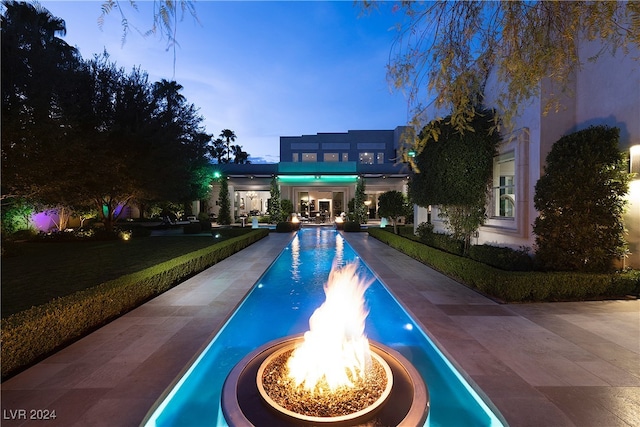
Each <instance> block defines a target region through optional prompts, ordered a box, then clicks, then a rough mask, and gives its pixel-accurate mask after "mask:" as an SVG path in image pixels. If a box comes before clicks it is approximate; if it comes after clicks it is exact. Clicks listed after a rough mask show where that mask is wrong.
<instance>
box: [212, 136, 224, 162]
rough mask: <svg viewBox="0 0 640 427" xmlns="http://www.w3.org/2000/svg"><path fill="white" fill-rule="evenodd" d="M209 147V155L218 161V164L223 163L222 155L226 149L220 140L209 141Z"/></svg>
mask: <svg viewBox="0 0 640 427" xmlns="http://www.w3.org/2000/svg"><path fill="white" fill-rule="evenodd" d="M211 144H212V145H210V146H209V155H210V156H211V157H212V158H214V159H216V160H217V161H218V164H220V163H224V160H225V159H224V155H225V154H226V153H227V147H226V146H225V144H224V141H223V140H222V139H221V138H216V139H215V140H213V141H211Z"/></svg>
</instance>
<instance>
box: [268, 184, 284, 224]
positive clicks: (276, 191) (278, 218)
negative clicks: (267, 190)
mask: <svg viewBox="0 0 640 427" xmlns="http://www.w3.org/2000/svg"><path fill="white" fill-rule="evenodd" d="M269 216H270V217H271V222H275V223H276V224H277V223H279V222H282V221H283V220H284V218H283V215H282V205H281V203H280V187H279V186H278V178H276V177H275V176H274V177H273V178H271V198H270V199H269Z"/></svg>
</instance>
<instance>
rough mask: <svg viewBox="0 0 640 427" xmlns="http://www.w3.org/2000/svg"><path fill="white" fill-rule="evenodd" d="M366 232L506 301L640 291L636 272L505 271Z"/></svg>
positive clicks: (372, 230) (390, 235)
mask: <svg viewBox="0 0 640 427" xmlns="http://www.w3.org/2000/svg"><path fill="white" fill-rule="evenodd" d="M367 231H368V232H369V234H370V235H371V236H373V237H375V238H376V239H378V240H380V241H382V242H384V243H386V244H388V245H389V246H391V247H393V248H395V249H397V250H399V251H400V252H403V253H405V254H407V255H408V256H410V257H412V258H414V259H416V260H418V261H420V262H422V263H423V264H426V265H428V266H430V267H431V268H434V269H436V270H438V271H440V272H442V273H444V274H446V275H447V276H450V277H452V278H454V279H456V280H458V281H460V282H462V283H464V284H465V285H467V286H469V287H471V288H473V289H477V290H478V291H479V292H482V293H484V294H487V295H491V296H493V297H494V298H499V299H501V300H503V301H506V302H528V301H567V300H584V299H588V298H597V297H599V298H608V297H624V296H626V295H638V293H639V292H640V272H639V271H637V270H636V271H629V272H625V273H613V274H592V273H574V272H564V273H557V272H537V271H536V272H522V271H503V270H500V269H497V268H494V267H491V266H489V265H486V264H483V263H481V262H478V261H474V260H472V259H469V258H467V257H462V256H458V255H454V254H451V253H447V252H443V251H441V250H438V249H435V248H431V247H428V246H426V245H424V244H422V243H419V242H416V241H413V240H410V239H407V238H404V237H401V236H397V235H395V234H393V233H389V232H388V231H384V229H380V228H369V229H368V230H367Z"/></svg>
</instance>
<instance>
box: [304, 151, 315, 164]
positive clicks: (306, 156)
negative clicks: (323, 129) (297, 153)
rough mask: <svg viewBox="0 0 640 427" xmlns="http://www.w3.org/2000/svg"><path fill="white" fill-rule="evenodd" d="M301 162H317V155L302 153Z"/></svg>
mask: <svg viewBox="0 0 640 427" xmlns="http://www.w3.org/2000/svg"><path fill="white" fill-rule="evenodd" d="M302 161H303V162H317V161H318V155H317V154H316V153H302Z"/></svg>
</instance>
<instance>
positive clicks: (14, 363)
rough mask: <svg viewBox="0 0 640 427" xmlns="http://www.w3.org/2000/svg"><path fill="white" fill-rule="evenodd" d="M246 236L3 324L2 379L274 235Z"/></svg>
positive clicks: (35, 309) (263, 232) (253, 233)
mask: <svg viewBox="0 0 640 427" xmlns="http://www.w3.org/2000/svg"><path fill="white" fill-rule="evenodd" d="M245 234H246V235H244V236H239V237H237V238H233V239H230V240H226V241H224V242H221V243H218V244H213V245H212V246H209V247H207V248H204V249H200V250H198V251H194V252H191V253H189V254H186V255H182V256H180V257H177V258H174V259H172V260H169V261H166V262H163V263H160V264H158V265H156V266H153V267H150V268H146V269H144V270H141V271H139V272H137V273H133V274H128V275H125V276H122V277H119V278H117V279H114V280H110V281H108V282H105V283H102V284H100V285H98V286H95V287H93V288H89V289H84V290H82V291H79V292H76V293H74V294H71V295H68V296H64V297H61V298H57V299H55V300H53V301H51V302H49V303H47V304H43V305H40V306H36V307H32V308H30V309H28V310H25V311H22V312H20V313H16V314H14V315H12V316H9V317H8V318H6V319H2V324H1V326H2V348H1V358H2V378H3V379H4V378H7V377H8V376H10V375H13V374H15V373H17V372H18V371H19V370H21V369H23V368H25V367H27V366H29V365H31V364H33V363H34V362H36V361H38V360H40V359H42V358H43V357H45V356H46V355H48V354H51V353H52V352H54V351H56V350H58V349H60V348H62V347H63V346H66V345H68V344H70V343H71V342H73V341H75V340H77V339H78V338H80V337H82V336H83V335H85V334H87V333H89V332H91V331H92V330H95V329H96V328H98V327H100V326H102V325H104V324H106V323H108V322H109V321H111V320H113V319H114V318H116V317H118V316H121V315H123V314H124V313H126V312H128V311H130V310H132V309H134V308H135V307H137V306H139V305H140V304H142V303H144V302H145V301H148V300H149V299H150V298H153V297H155V296H157V295H159V294H161V293H163V292H165V291H167V290H168V289H170V288H172V287H173V286H175V285H176V284H178V283H180V282H181V281H182V280H184V279H185V278H187V277H190V276H192V275H193V274H196V273H198V272H200V271H202V270H204V269H206V268H208V267H210V266H212V265H214V264H216V263H217V262H219V261H220V260H222V259H224V258H227V257H229V256H231V255H233V254H234V253H236V252H238V251H240V250H241V249H243V248H245V247H247V246H249V245H251V244H252V243H254V242H256V241H258V240H260V239H262V238H263V237H265V236H267V235H268V234H269V231H268V230H266V229H259V230H252V231H251V232H248V233H245Z"/></svg>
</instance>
